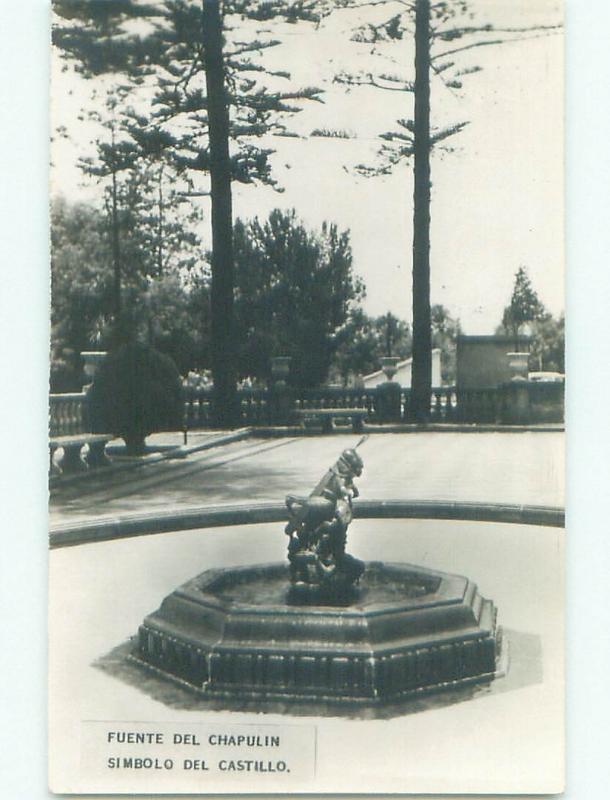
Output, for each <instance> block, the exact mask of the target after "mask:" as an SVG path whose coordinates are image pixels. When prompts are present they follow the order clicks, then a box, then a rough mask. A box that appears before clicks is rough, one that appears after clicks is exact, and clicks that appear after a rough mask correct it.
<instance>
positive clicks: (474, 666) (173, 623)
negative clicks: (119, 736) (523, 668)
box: [133, 563, 500, 706]
mask: <svg viewBox="0 0 610 800" xmlns="http://www.w3.org/2000/svg"><path fill="white" fill-rule="evenodd" d="M342 602H344V603H345V605H335V606H333V605H311V604H308V605H297V604H295V600H294V594H292V593H291V591H290V582H289V577H288V569H287V566H286V565H284V564H263V565H259V566H251V567H243V568H234V569H223V570H211V571H207V572H204V573H203V574H201V575H199V576H197V577H196V578H193V579H192V580H190V581H188V582H187V583H185V584H184V585H183V586H181V587H179V588H178V589H176V590H175V591H174V592H172V593H171V594H170V595H168V597H166V598H165V600H164V601H163V603H162V604H161V607H160V608H159V610H158V611H155V612H154V613H153V614H150V615H149V616H148V617H146V618H145V620H144V622H143V623H142V625H141V626H140V630H139V633H138V637H137V644H136V647H135V651H134V653H133V657H134V658H136V659H137V660H138V661H139V662H141V663H143V664H145V665H147V666H148V667H150V668H152V669H154V670H155V671H156V672H160V673H162V674H163V675H165V676H167V677H168V678H171V679H173V680H177V681H179V682H181V683H183V684H187V685H188V686H190V687H192V688H194V689H196V690H197V691H199V692H201V693H203V694H204V695H205V696H208V697H210V698H222V699H225V700H237V701H239V700H240V699H241V700H260V701H264V700H282V701H289V702H298V701H302V702H312V701H315V702H317V703H320V702H330V703H343V704H358V705H364V706H367V705H369V706H375V705H381V704H384V703H392V702H397V701H399V700H401V699H403V698H405V697H408V696H410V695H412V694H415V693H419V692H424V691H432V690H437V689H439V690H440V689H443V688H449V687H453V686H456V685H458V684H461V683H465V682H474V681H485V680H490V679H491V678H493V676H494V673H495V670H496V661H497V658H498V655H499V639H500V637H499V636H498V633H497V630H496V610H495V608H494V605H493V603H492V602H491V601H490V600H486V599H484V598H482V597H481V595H480V594H479V593H478V591H477V587H476V585H475V584H474V583H472V582H471V581H469V580H468V579H467V578H463V577H459V576H456V575H449V574H446V573H442V572H435V571H432V570H427V569H424V568H422V567H416V566H411V565H408V564H382V563H369V564H367V565H366V571H365V573H364V576H363V577H362V579H361V581H360V585H359V586H358V587H357V589H356V590H355V595H354V596H353V597H352V598H349V599H345V598H344V600H343V601H342Z"/></svg>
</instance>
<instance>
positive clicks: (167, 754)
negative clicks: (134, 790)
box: [81, 721, 316, 791]
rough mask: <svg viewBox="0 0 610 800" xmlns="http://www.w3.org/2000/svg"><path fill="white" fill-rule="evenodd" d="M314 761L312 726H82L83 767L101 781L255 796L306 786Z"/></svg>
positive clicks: (96, 722) (92, 776) (90, 722)
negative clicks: (238, 789) (239, 788)
mask: <svg viewBox="0 0 610 800" xmlns="http://www.w3.org/2000/svg"><path fill="white" fill-rule="evenodd" d="M315 757H316V729H315V727H314V726H312V725H237V724H222V723H219V724H211V723H201V724H198V723H167V722H163V723H153V722H98V721H87V722H83V723H82V748H81V762H82V764H81V765H82V769H83V771H84V773H85V774H87V775H88V776H89V777H90V778H93V779H95V780H98V781H102V782H103V783H107V782H108V783H113V784H114V783H128V784H133V783H137V784H139V783H141V784H149V783H150V782H151V781H152V780H154V781H155V782H159V781H162V782H163V783H164V784H168V785H169V784H171V785H172V786H175V787H184V788H189V787H193V788H199V789H201V788H202V787H205V785H206V783H209V784H210V786H211V785H213V784H219V782H220V783H225V782H227V781H230V782H234V781H238V782H243V783H248V784H249V786H248V790H249V791H257V789H256V786H257V785H259V784H260V785H262V784H269V783H270V782H274V783H275V782H278V781H280V782H282V783H288V782H293V781H308V780H311V779H312V778H313V777H314V775H315ZM119 776H120V778H119Z"/></svg>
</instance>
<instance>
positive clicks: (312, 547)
mask: <svg viewBox="0 0 610 800" xmlns="http://www.w3.org/2000/svg"><path fill="white" fill-rule="evenodd" d="M365 440H366V437H363V438H362V439H361V440H360V441H359V442H358V444H357V445H356V447H354V448H350V449H348V450H344V451H343V452H342V453H341V455H340V456H339V458H338V459H337V461H336V462H335V464H333V466H332V467H331V468H330V469H329V470H328V472H327V473H326V474H325V475H324V477H323V478H322V480H321V481H320V482H319V483H318V485H317V486H316V488H315V489H314V490H313V492H312V493H311V494H310V495H309V497H296V496H295V495H288V496H287V497H286V506H287V507H288V511H289V513H290V520H289V522H288V524H287V525H286V528H285V532H286V534H287V535H288V536H289V537H290V539H289V542H288V561H289V562H290V577H291V580H292V583H293V585H294V586H295V587H299V586H300V587H304V586H317V587H319V588H320V590H322V594H326V595H329V596H331V597H332V596H333V595H337V594H342V593H344V592H345V591H346V590H349V589H350V588H351V587H352V586H354V585H355V584H356V583H357V582H358V580H359V579H360V577H361V576H362V573H363V572H364V563H363V562H362V561H360V560H359V559H357V558H354V556H351V555H349V554H348V553H346V552H345V546H346V541H347V528H348V526H349V524H350V522H351V521H352V518H353V509H352V501H353V499H354V498H355V497H358V494H359V492H358V488H357V487H356V485H355V484H354V478H355V477H358V476H360V475H361V474H362V469H363V466H364V463H363V461H362V458H361V457H360V455H359V454H358V453H357V452H356V448H357V447H359V446H360V445H361V444H362V443H363V442H364V441H365Z"/></svg>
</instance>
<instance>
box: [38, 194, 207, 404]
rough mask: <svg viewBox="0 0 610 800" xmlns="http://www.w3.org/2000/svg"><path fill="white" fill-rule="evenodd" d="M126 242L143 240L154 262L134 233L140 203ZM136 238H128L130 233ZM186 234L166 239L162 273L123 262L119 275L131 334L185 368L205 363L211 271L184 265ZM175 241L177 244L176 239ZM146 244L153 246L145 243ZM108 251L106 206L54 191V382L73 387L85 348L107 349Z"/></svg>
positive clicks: (56, 386) (110, 333)
mask: <svg viewBox="0 0 610 800" xmlns="http://www.w3.org/2000/svg"><path fill="white" fill-rule="evenodd" d="M129 220H130V224H129V225H125V241H126V249H127V251H129V250H130V248H131V247H133V248H136V242H137V248H138V249H139V248H142V249H143V251H144V254H143V255H142V258H143V259H145V258H146V257H147V256H146V254H148V257H149V258H150V259H151V260H152V261H153V262H154V256H155V253H154V248H152V247H151V246H150V245H148V246H147V244H146V242H142V241H141V240H140V238H139V237H141V236H142V231H143V230H145V229H146V226H145V225H144V224H143V225H142V227H141V226H140V217H139V216H138V209H137V208H131V209H129ZM132 235H133V236H134V237H135V240H136V241H132V240H131V238H130V237H131V236H132ZM187 241H188V239H187V237H186V236H185V237H184V238H183V237H182V236H179V235H178V232H177V231H176V242H175V243H174V240H173V238H172V237H171V236H170V237H168V238H167V240H166V242H165V245H164V247H165V249H166V251H167V256H166V258H167V260H166V261H165V262H164V263H165V264H166V269H165V271H164V272H163V273H162V274H161V275H156V274H153V275H146V274H144V273H142V272H140V271H138V270H135V269H134V270H127V271H126V273H125V276H124V285H123V294H124V306H125V313H124V320H123V321H124V325H125V328H126V329H127V331H128V333H129V336H128V338H132V339H137V340H140V341H144V342H147V343H148V344H150V345H152V346H154V347H156V348H157V349H159V350H161V351H162V352H164V353H166V354H168V355H170V356H171V357H172V358H173V360H174V361H175V362H176V363H177V364H178V366H179V368H180V369H181V370H182V371H186V370H188V369H190V368H193V367H196V366H204V365H206V364H207V363H209V287H208V284H209V275H208V274H207V272H206V270H205V269H202V268H201V264H200V262H198V266H197V267H193V268H190V269H188V270H187V269H186V268H184V269H183V268H182V267H184V265H185V264H190V262H191V260H194V259H195V258H199V259H202V258H203V255H199V254H198V252H197V251H198V248H199V244H198V242H197V241H192V242H191V244H192V248H193V249H192V252H191V253H190V255H188V256H187V255H185V248H186V242H187ZM178 242H179V244H178ZM148 248H150V249H148ZM113 277H114V276H113V259H112V244H111V233H110V230H109V224H108V217H107V215H106V214H105V212H103V211H101V210H99V209H97V208H95V207H94V206H91V205H88V204H85V203H77V204H70V203H68V202H67V201H66V200H65V199H63V198H61V197H60V198H55V199H54V200H53V202H52V204H51V388H52V390H53V391H75V390H78V389H80V386H81V384H82V364H81V363H80V357H79V354H80V353H81V352H82V351H83V350H92V349H93V350H97V349H108V348H109V347H111V346H113V345H114V344H115V343H116V341H115V330H114V327H113V324H112V322H113Z"/></svg>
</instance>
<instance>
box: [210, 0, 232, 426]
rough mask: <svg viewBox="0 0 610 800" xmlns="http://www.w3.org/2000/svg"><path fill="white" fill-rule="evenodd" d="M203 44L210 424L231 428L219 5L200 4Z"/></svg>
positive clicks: (228, 218)
mask: <svg viewBox="0 0 610 800" xmlns="http://www.w3.org/2000/svg"><path fill="white" fill-rule="evenodd" d="M203 44H204V59H205V77H206V89H207V101H208V109H207V111H208V126H209V141H210V180H211V199H212V286H211V339H212V342H211V344H212V348H211V349H212V377H213V379H214V420H215V424H216V426H217V427H232V426H233V425H234V424H236V416H237V415H236V407H237V388H236V376H235V337H234V327H235V326H234V321H233V320H234V311H233V283H234V262H233V215H232V207H231V206H232V198H231V164H230V160H229V111H228V107H227V98H226V90H225V77H224V63H223V36H222V18H221V15H220V2H219V0H203Z"/></svg>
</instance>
